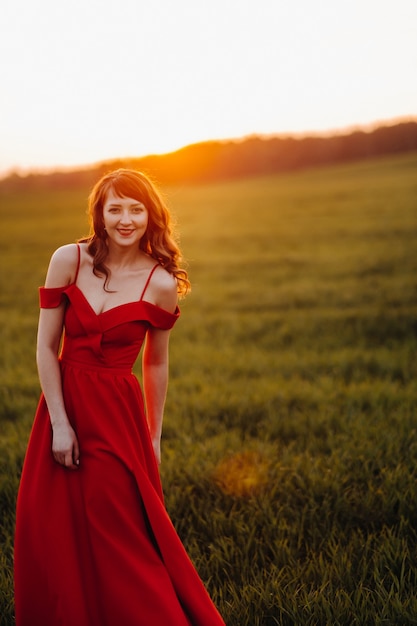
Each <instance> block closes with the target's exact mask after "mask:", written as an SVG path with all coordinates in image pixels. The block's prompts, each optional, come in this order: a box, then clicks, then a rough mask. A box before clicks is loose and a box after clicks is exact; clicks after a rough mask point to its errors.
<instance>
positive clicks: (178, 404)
mask: <svg viewBox="0 0 417 626" xmlns="http://www.w3.org/2000/svg"><path fill="white" fill-rule="evenodd" d="M167 193H168V197H169V199H170V204H171V206H172V207H173V210H174V212H175V214H176V215H177V217H178V221H179V223H180V231H181V240H182V245H183V248H184V252H185V255H186V257H187V258H188V260H189V270H190V277H191V280H192V282H193V292H192V294H191V295H190V296H189V297H188V298H187V299H186V300H185V301H184V302H183V303H182V305H181V308H182V317H181V319H180V321H179V322H178V324H177V326H176V328H175V331H174V332H173V334H172V339H171V382H170V388H169V396H168V401H167V408H166V418H165V427H164V442H163V463H162V467H161V472H162V478H163V484H164V490H165V494H166V503H167V508H168V510H169V513H170V515H171V517H172V519H173V521H174V523H175V525H176V527H177V529H178V532H179V534H180V536H181V538H182V539H183V541H184V543H185V545H186V548H187V550H188V552H189V554H190V555H191V557H192V559H193V561H194V563H195V564H196V566H197V568H198V570H199V572H200V574H201V576H202V578H203V580H204V581H205V583H206V584H207V586H208V588H209V591H210V593H211V595H212V597H213V599H214V601H215V602H216V604H217V605H218V607H219V609H220V611H221V612H222V614H223V616H224V618H225V621H226V623H227V624H228V626H276V625H277V624H279V625H328V626H338V625H354V624H355V625H368V624H380V625H397V624H398V625H407V624H417V594H416V589H417V411H416V407H417V360H416V347H417V321H416V320H417V281H416V277H417V155H416V154H410V155H406V156H399V157H396V158H392V159H379V160H374V161H367V162H361V163H354V164H350V165H343V166H337V167H329V168H325V169H324V168H323V169H317V170H309V171H305V172H301V173H294V174H288V175H281V176H275V177H268V178H256V179H250V180H246V181H234V182H228V183H222V184H216V185H210V186H195V187H184V188H173V189H169V190H167ZM86 195H87V190H82V191H76V192H75V191H68V192H60V193H58V192H54V193H48V192H36V193H35V192H34V193H30V194H29V193H23V192H22V193H20V194H14V195H10V196H8V195H2V196H0V202H1V223H2V228H1V231H0V244H1V246H0V250H1V290H0V298H1V308H0V332H1V363H0V367H1V387H0V394H1V395H0V411H1V418H0V419H1V421H0V463H1V466H0V510H1V523H0V542H1V548H0V549H1V552H0V559H1V569H0V572H1V573H0V596H1V599H0V626H6V625H7V626H10V625H11V624H13V617H12V615H13V610H12V534H13V522H14V502H15V495H16V490H17V486H18V480H19V473H20V469H21V465H22V461H23V456H24V451H25V446H26V442H27V437H28V433H29V429H30V425H31V422H32V419H33V414H34V410H35V406H36V402H37V398H38V394H39V384H38V380H37V374H36V368H35V359H34V351H35V333H36V324H37V314H38V308H37V306H38V305H37V297H38V296H37V287H38V285H40V284H42V283H43V281H44V274H45V270H46V266H47V263H48V259H49V256H50V254H51V253H52V251H53V250H54V249H55V248H56V247H57V246H59V245H61V244H64V243H67V242H70V241H73V240H75V239H76V238H77V237H79V236H81V235H82V234H85V233H86V231H87V225H86V219H85V198H86ZM138 374H140V367H139V364H138ZM29 523H30V522H29ZM92 626H95V625H92Z"/></svg>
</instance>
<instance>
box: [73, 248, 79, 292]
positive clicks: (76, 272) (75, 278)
mask: <svg viewBox="0 0 417 626" xmlns="http://www.w3.org/2000/svg"><path fill="white" fill-rule="evenodd" d="M76 245H77V250H78V263H77V269H76V270H75V277H74V281H73V282H74V285H75V283H76V282H77V278H78V272H79V271H80V264H81V248H80V244H79V243H77V244H76Z"/></svg>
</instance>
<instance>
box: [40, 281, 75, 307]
mask: <svg viewBox="0 0 417 626" xmlns="http://www.w3.org/2000/svg"><path fill="white" fill-rule="evenodd" d="M66 289H68V285H65V286H64V287H39V306H40V308H41V309H56V307H58V306H59V305H60V304H61V302H62V300H63V298H64V293H65V290H66Z"/></svg>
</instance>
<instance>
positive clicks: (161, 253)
mask: <svg viewBox="0 0 417 626" xmlns="http://www.w3.org/2000/svg"><path fill="white" fill-rule="evenodd" d="M110 190H111V191H113V193H114V194H115V195H116V196H119V197H120V198H133V199H134V200H138V201H139V202H142V204H144V205H145V207H146V208H147V210H148V226H147V229H146V232H145V234H144V235H143V237H142V239H141V241H140V244H139V248H140V249H141V250H143V252H145V253H146V254H148V255H149V256H151V257H152V258H154V259H155V260H156V261H158V263H160V264H161V265H162V267H164V268H165V269H166V270H167V272H169V273H170V274H172V275H173V276H174V277H175V279H176V281H177V289H178V293H179V295H180V296H185V295H186V294H187V292H188V291H189V290H190V287H191V285H190V281H189V280H188V275H187V272H186V270H185V269H183V268H181V267H180V263H181V261H182V257H181V251H180V248H179V246H178V244H177V240H176V237H175V234H174V233H173V225H172V220H171V215H170V213H169V210H168V208H167V206H166V204H165V202H164V200H163V199H162V197H161V194H160V192H159V191H158V190H157V188H156V187H155V185H154V184H153V183H152V182H151V181H150V179H149V178H148V177H147V176H145V174H143V173H142V172H137V171H136V170H130V169H118V170H115V171H113V172H109V173H108V174H105V175H104V176H103V177H102V178H101V179H100V180H99V181H98V182H97V183H96V184H95V186H94V187H93V189H92V191H91V193H90V196H89V198H88V215H89V220H90V235H89V236H88V237H85V238H83V239H81V240H80V242H84V243H87V244H88V246H87V249H88V252H89V253H90V255H91V256H92V257H93V272H94V274H95V275H96V276H103V275H104V276H105V282H104V289H105V290H106V291H107V284H108V281H109V278H110V270H109V268H108V267H106V265H105V261H106V258H107V255H108V246H107V242H106V241H107V234H106V231H105V230H104V220H103V207H104V203H105V201H106V196H107V193H108V192H109V191H110Z"/></svg>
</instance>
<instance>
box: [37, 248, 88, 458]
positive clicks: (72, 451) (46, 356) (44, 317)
mask: <svg viewBox="0 0 417 626" xmlns="http://www.w3.org/2000/svg"><path fill="white" fill-rule="evenodd" d="M77 255H78V253H77V250H76V248H75V246H74V245H70V246H64V247H63V248H59V249H58V250H57V251H56V252H55V253H54V255H53V256H52V259H51V262H50V265H49V268H48V274H47V277H46V282H45V287H62V286H64V285H67V284H70V283H71V282H72V280H73V278H74V275H75V271H76V265H77V260H78V257H77ZM64 312H65V304H64V303H62V304H60V305H59V306H58V307H56V308H53V309H41V311H40V315H39V326H38V339H37V350H36V361H37V365H38V372H39V380H40V383H41V387H42V391H43V394H44V396H45V400H46V404H47V406H48V411H49V415H50V419H51V425H52V432H53V437H52V453H53V456H54V459H55V461H56V462H57V463H60V464H61V465H64V466H65V467H68V468H70V469H77V467H78V464H79V448H78V441H77V437H76V435H75V432H74V430H73V428H72V427H71V424H70V422H69V419H68V416H67V413H66V410H65V404H64V398H63V393H62V380H61V370H60V366H59V362H58V352H59V346H60V342H61V338H62V332H63V323H64Z"/></svg>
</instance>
